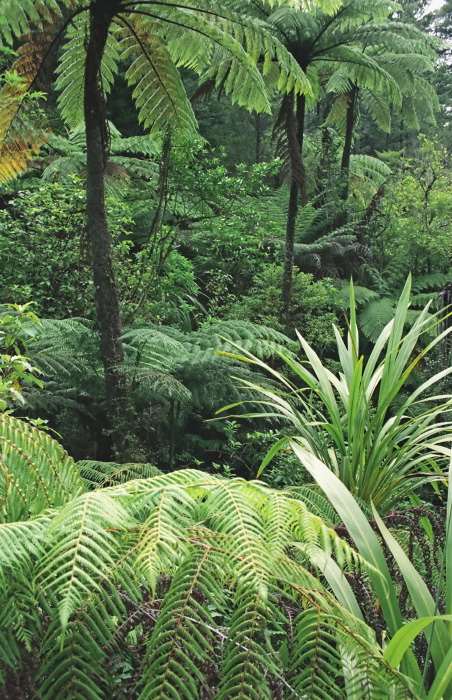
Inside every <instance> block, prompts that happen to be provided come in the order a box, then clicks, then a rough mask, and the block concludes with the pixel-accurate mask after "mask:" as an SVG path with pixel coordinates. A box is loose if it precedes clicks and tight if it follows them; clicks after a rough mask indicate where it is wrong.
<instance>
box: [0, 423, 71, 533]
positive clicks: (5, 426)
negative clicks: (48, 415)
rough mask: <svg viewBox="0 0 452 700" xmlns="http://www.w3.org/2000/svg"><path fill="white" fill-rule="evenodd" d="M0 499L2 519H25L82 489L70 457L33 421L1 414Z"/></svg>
mask: <svg viewBox="0 0 452 700" xmlns="http://www.w3.org/2000/svg"><path fill="white" fill-rule="evenodd" d="M0 446H1V450H2V460H1V461H0V500H1V502H2V504H3V508H2V514H1V516H0V517H1V519H2V520H3V521H4V522H12V521H15V520H26V519H28V518H30V517H33V516H36V515H39V514H40V513H41V512H42V511H43V510H45V509H47V508H53V507H56V506H62V505H63V504H64V503H67V502H68V501H69V499H70V498H74V497H75V496H77V495H78V494H80V493H82V492H83V490H84V488H83V482H82V480H81V478H80V476H79V474H78V472H77V469H76V467H75V464H74V462H73V460H72V459H71V458H70V457H69V456H68V454H67V453H66V452H65V451H64V450H63V448H62V447H61V446H60V445H59V444H58V442H57V441H56V440H53V438H51V437H50V436H49V435H47V434H46V433H43V432H42V431H40V430H38V429H37V428H35V427H34V426H32V425H29V424H28V423H25V422H23V421H20V420H18V419H17V418H13V417H12V416H9V415H7V414H2V415H0Z"/></svg>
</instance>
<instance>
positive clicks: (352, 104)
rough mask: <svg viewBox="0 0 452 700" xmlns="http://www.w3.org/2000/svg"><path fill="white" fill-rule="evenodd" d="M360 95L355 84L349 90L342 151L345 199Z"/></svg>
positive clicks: (346, 197) (342, 192)
mask: <svg viewBox="0 0 452 700" xmlns="http://www.w3.org/2000/svg"><path fill="white" fill-rule="evenodd" d="M357 97H358V88H357V87H356V85H353V87H352V89H351V90H350V92H349V99H348V105H347V116H346V126H345V139H344V150H343V151H342V161H341V180H342V188H341V189H342V191H341V199H343V200H344V201H345V200H346V199H348V193H349V185H350V156H351V153H352V141H353V131H354V129H355V116H356V115H355V112H356V102H357Z"/></svg>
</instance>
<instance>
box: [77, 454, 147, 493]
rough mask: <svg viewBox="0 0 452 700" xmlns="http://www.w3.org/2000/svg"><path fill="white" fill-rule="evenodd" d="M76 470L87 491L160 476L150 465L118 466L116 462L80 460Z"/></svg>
mask: <svg viewBox="0 0 452 700" xmlns="http://www.w3.org/2000/svg"><path fill="white" fill-rule="evenodd" d="M76 467H77V469H78V470H79V471H80V475H81V477H82V479H83V480H84V482H85V485H86V487H87V488H89V489H101V488H105V487H106V486H113V485H114V484H123V483H125V482H126V481H131V480H132V479H149V478H151V477H153V476H157V475H158V474H160V473H161V472H160V470H159V469H157V467H154V466H153V465H152V464H144V463H143V464H139V463H134V464H132V463H130V464H118V463H117V462H96V461H94V460H82V461H80V462H77V463H76Z"/></svg>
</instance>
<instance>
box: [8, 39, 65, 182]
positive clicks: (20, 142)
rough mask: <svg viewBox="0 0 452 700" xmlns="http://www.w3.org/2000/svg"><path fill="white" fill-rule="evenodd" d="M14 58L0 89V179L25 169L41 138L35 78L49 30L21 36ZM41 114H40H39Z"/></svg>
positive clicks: (45, 49)
mask: <svg viewBox="0 0 452 700" xmlns="http://www.w3.org/2000/svg"><path fill="white" fill-rule="evenodd" d="M22 40H23V43H22V45H21V46H20V48H19V50H18V56H17V59H16V60H15V61H14V63H13V65H12V67H11V70H10V71H9V73H7V75H6V78H5V82H4V85H3V87H2V88H1V90H0V181H5V180H10V179H12V178H14V177H16V176H17V175H19V174H20V173H21V172H23V171H24V170H25V168H26V167H27V164H28V162H29V161H30V160H31V159H32V157H33V155H35V154H37V153H38V152H39V148H40V144H42V143H43V142H44V141H45V128H44V125H43V119H42V113H41V111H40V109H39V105H38V101H37V97H38V95H37V94H35V95H33V94H32V90H33V87H34V85H35V81H36V78H37V76H38V74H39V71H40V69H41V67H42V65H43V62H44V59H45V56H46V52H47V50H48V47H49V46H50V44H51V42H52V34H51V33H50V31H45V30H40V31H35V32H32V33H30V34H28V35H26V36H24V37H22ZM40 117H41V118H40Z"/></svg>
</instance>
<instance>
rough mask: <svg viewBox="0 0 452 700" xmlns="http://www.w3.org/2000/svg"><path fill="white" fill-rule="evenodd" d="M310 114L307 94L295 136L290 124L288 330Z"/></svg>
mask: <svg viewBox="0 0 452 700" xmlns="http://www.w3.org/2000/svg"><path fill="white" fill-rule="evenodd" d="M305 113H306V99H305V97H304V95H300V96H299V97H298V98H297V107H296V111H295V118H296V122H297V126H296V134H295V138H293V137H291V134H290V131H291V126H290V124H288V140H289V149H290V150H291V151H292V155H291V159H290V160H291V171H292V176H291V185H290V195H289V207H288V212H287V226H286V240H285V252H284V270H283V280H282V287H281V309H280V314H279V321H280V323H282V324H283V325H284V327H285V328H286V329H288V322H289V311H290V297H291V293H292V276H293V263H294V246H295V227H296V224H297V216H298V208H299V194H301V206H303V207H304V206H305V204H306V203H307V199H308V197H307V182H306V169H305V167H304V161H303V137H304V121H305Z"/></svg>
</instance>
